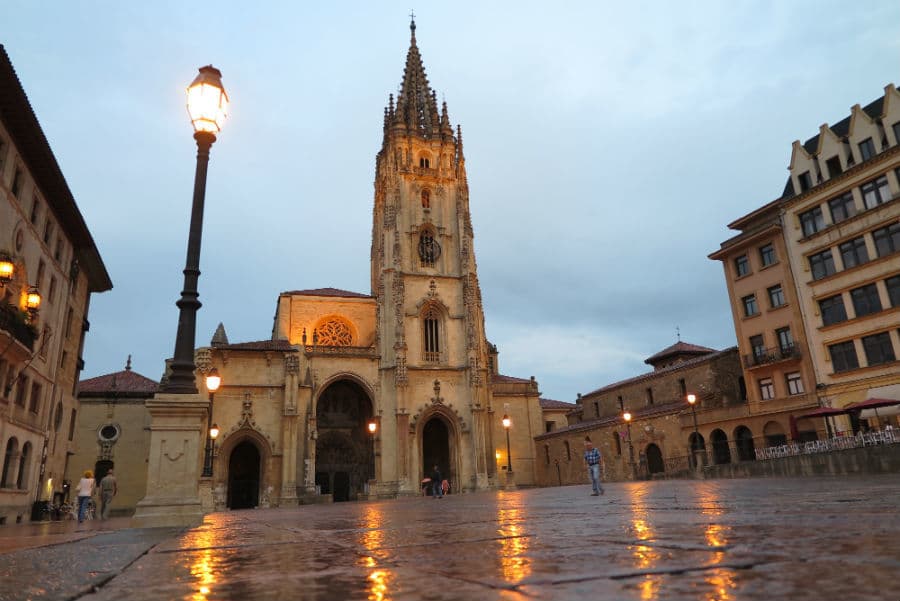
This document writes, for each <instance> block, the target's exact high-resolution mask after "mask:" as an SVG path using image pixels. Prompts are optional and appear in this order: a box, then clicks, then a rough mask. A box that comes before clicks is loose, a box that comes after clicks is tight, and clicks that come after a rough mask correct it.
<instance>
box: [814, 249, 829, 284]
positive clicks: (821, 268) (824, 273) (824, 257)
mask: <svg viewBox="0 0 900 601" xmlns="http://www.w3.org/2000/svg"><path fill="white" fill-rule="evenodd" d="M809 268H810V270H812V276H813V279H814V280H821V279H822V278H824V277H828V276H830V275H832V274H833V273H834V258H833V257H832V256H831V249H830V248H829V249H828V250H824V251H822V252H820V253H816V254H814V255H810V257H809Z"/></svg>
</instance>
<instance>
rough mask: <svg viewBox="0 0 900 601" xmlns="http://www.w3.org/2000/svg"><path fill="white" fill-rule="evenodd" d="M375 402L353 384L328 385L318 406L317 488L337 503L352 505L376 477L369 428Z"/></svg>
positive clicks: (341, 382)
mask: <svg viewBox="0 0 900 601" xmlns="http://www.w3.org/2000/svg"><path fill="white" fill-rule="evenodd" d="M373 415H374V412H373V410H372V401H371V400H370V398H369V395H368V394H367V393H366V391H365V390H364V389H363V387H362V386H360V385H359V384H357V383H356V382H354V381H353V380H349V379H345V380H338V381H336V382H333V383H331V384H329V385H328V387H327V388H325V390H323V391H322V394H321V395H320V396H319V400H318V402H317V403H316V429H317V430H318V434H319V436H318V438H317V439H316V484H317V485H318V486H319V490H320V492H322V493H323V494H331V495H332V499H333V500H334V501H351V500H355V499H357V498H358V497H359V495H360V494H361V493H363V492H364V491H365V487H366V483H367V482H368V480H369V479H371V478H374V477H375V454H374V451H373V448H372V437H371V435H370V434H369V432H368V428H367V424H368V422H369V421H370V420H372V419H373Z"/></svg>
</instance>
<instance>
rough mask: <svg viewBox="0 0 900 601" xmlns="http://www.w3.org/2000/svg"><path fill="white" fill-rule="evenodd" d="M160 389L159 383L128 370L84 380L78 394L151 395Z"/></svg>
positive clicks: (79, 386)
mask: <svg viewBox="0 0 900 601" xmlns="http://www.w3.org/2000/svg"><path fill="white" fill-rule="evenodd" d="M157 388H159V383H158V382H155V381H153V380H151V379H150V378H147V377H144V376H142V375H141V374H139V373H137V372H135V371H131V370H130V369H126V370H124V371H117V372H116V373H114V374H106V375H105V376H97V377H96V378H90V379H88V380H82V381H81V383H80V384H79V385H78V394H79V396H80V395H83V394H85V393H88V394H90V395H91V396H95V395H97V394H112V393H118V394H129V393H133V394H146V395H148V396H149V395H151V394H153V393H154V392H156V390H157Z"/></svg>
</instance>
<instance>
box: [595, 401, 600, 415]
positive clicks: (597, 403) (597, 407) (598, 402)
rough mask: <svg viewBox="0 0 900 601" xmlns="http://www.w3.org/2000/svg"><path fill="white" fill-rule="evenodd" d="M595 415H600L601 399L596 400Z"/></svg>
mask: <svg viewBox="0 0 900 601" xmlns="http://www.w3.org/2000/svg"><path fill="white" fill-rule="evenodd" d="M594 417H600V401H594Z"/></svg>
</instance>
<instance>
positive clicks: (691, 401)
mask: <svg viewBox="0 0 900 601" xmlns="http://www.w3.org/2000/svg"><path fill="white" fill-rule="evenodd" d="M687 402H688V405H690V406H691V415H693V416H694V441H693V444H692V445H691V459H692V460H693V462H694V467H696V466H697V452H698V451H699V450H700V431H699V430H698V429H697V408H696V407H695V406H694V405H696V404H697V395H696V394H693V393H691V394H689V395H687Z"/></svg>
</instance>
